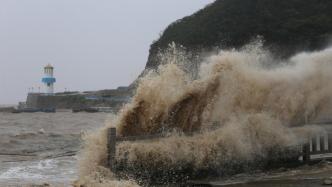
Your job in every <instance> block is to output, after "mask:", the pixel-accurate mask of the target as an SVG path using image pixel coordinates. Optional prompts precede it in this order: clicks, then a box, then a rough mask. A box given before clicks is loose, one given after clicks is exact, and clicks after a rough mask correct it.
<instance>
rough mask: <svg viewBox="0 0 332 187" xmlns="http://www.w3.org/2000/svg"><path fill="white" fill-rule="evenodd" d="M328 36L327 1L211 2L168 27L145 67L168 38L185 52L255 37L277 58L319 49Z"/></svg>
mask: <svg viewBox="0 0 332 187" xmlns="http://www.w3.org/2000/svg"><path fill="white" fill-rule="evenodd" d="M331 34H332V1H331V0H287V1H285V0H216V1H215V2H214V3H212V4H210V5H208V6H207V7H205V8H204V9H202V10H200V11H198V12H196V13H195V14H193V15H191V16H188V17H185V18H183V19H180V20H178V21H176V22H174V23H172V24H171V25H169V26H168V27H167V28H166V30H165V31H164V33H163V34H162V35H161V37H160V38H159V39H158V40H157V41H155V42H154V43H153V44H152V45H151V48H150V56H149V60H148V63H147V68H153V67H156V66H157V65H158V60H157V54H158V51H162V50H164V49H166V48H167V46H168V45H169V44H170V43H171V42H175V43H176V44H180V45H182V46H184V47H185V48H187V49H188V50H190V51H194V52H195V51H196V52H201V51H202V50H207V51H209V50H212V49H214V48H239V47H241V46H243V45H245V44H247V43H248V42H250V41H251V40H253V39H254V38H256V37H257V36H262V37H263V39H264V41H265V42H264V46H265V47H266V48H268V49H270V50H271V51H272V53H273V54H274V55H276V56H279V57H288V56H290V55H292V54H294V53H296V52H299V51H303V50H318V49H321V48H323V47H325V46H326V45H327V44H328V42H329V39H330V36H331Z"/></svg>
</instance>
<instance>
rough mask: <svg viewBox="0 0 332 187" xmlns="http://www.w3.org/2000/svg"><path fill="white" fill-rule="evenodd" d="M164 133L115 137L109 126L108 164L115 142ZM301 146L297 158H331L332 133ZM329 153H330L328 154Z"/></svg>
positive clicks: (309, 140)
mask: <svg viewBox="0 0 332 187" xmlns="http://www.w3.org/2000/svg"><path fill="white" fill-rule="evenodd" d="M165 137H166V135H165V134H155V135H145V136H127V137H117V135H116V128H109V129H108V131H107V141H108V143H107V149H108V165H109V167H110V168H111V169H112V167H113V166H114V164H115V155H116V144H117V143H121V142H125V141H143V140H155V139H160V138H165ZM299 146H300V147H301V149H302V150H301V155H299V160H302V162H303V163H309V162H310V161H312V160H320V159H328V158H332V133H329V134H327V133H326V134H321V135H317V136H313V137H310V138H308V140H307V142H306V143H304V144H303V145H299ZM329 153H331V154H330V155H329Z"/></svg>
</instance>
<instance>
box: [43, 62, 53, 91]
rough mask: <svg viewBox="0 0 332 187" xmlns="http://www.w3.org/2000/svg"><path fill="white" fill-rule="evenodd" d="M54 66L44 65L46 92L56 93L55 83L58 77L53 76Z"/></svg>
mask: <svg viewBox="0 0 332 187" xmlns="http://www.w3.org/2000/svg"><path fill="white" fill-rule="evenodd" d="M53 70H54V68H53V66H52V65H51V64H48V65H47V66H45V67H44V74H45V76H44V78H43V79H42V82H43V83H44V84H45V89H46V94H48V95H53V94H54V83H55V81H56V79H55V78H54V76H53Z"/></svg>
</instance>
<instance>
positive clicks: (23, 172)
mask: <svg viewBox="0 0 332 187" xmlns="http://www.w3.org/2000/svg"><path fill="white" fill-rule="evenodd" d="M112 117H113V115H112V114H107V113H94V114H90V113H71V112H70V111H63V112H57V113H49V114H48V113H47V114H46V113H21V114H11V113H0V186H8V185H9V186H10V185H26V184H43V183H48V184H54V185H56V186H69V185H70V184H71V183H72V182H73V181H74V180H76V179H77V172H78V165H77V162H78V155H79V150H80V146H81V144H82V134H84V133H87V132H91V131H94V130H96V129H98V128H100V127H102V126H103V125H104V124H105V123H106V121H107V120H108V119H110V118H112Z"/></svg>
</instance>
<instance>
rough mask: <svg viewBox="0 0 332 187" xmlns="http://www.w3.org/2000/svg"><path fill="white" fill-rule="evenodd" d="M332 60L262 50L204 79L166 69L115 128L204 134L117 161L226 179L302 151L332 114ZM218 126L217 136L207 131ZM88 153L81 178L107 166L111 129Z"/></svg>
mask: <svg viewBox="0 0 332 187" xmlns="http://www.w3.org/2000/svg"><path fill="white" fill-rule="evenodd" d="M163 59H172V58H163ZM182 59H185V58H182ZM331 59H332V48H328V49H326V50H323V51H319V52H313V53H301V54H298V55H296V56H294V57H292V58H290V59H289V60H287V61H281V62H280V61H277V60H275V59H273V58H271V56H270V55H269V53H268V52H267V51H264V50H263V49H262V48H261V47H260V45H257V44H254V45H248V46H246V47H244V48H243V49H241V50H230V51H220V53H219V54H217V55H213V56H210V57H209V58H207V59H206V61H205V62H204V63H202V65H201V67H200V68H199V76H198V78H197V79H193V77H192V76H191V75H190V74H188V73H187V71H186V70H184V69H183V68H182V67H183V66H179V65H177V64H176V63H161V64H163V65H162V66H160V67H159V68H158V70H156V71H150V72H148V73H147V74H146V76H145V77H143V78H142V79H141V80H140V81H139V86H138V88H137V91H136V95H135V96H134V98H133V99H132V102H131V103H130V104H128V105H126V106H125V107H124V108H123V109H122V111H121V112H120V113H119V115H118V117H117V118H116V119H115V120H114V121H113V122H112V123H111V124H108V125H107V127H110V126H111V125H113V126H116V127H117V128H118V129H119V130H120V135H121V136H130V135H145V134H154V133H158V132H165V131H167V132H173V131H176V132H199V133H198V134H197V135H195V136H192V137H186V136H181V135H178V133H175V135H173V136H171V137H169V138H166V139H163V140H161V141H155V142H140V143H124V144H121V145H120V146H119V150H118V151H117V153H118V155H117V161H118V162H119V163H122V164H123V165H125V166H127V168H129V170H132V171H134V172H141V171H142V168H144V170H151V171H155V170H158V171H166V172H168V171H169V172H172V170H183V171H186V169H188V168H190V169H191V170H193V171H198V170H206V171H209V170H217V171H221V172H224V168H225V167H226V165H230V164H234V165H236V163H240V164H241V163H246V162H250V161H253V160H256V159H257V158H260V159H264V158H265V159H267V158H269V157H270V156H271V155H269V151H270V150H271V149H274V148H276V147H277V148H283V147H288V146H291V145H295V144H297V143H298V142H299V141H301V140H302V139H303V138H304V137H305V136H307V134H308V133H310V132H312V128H311V129H310V128H307V127H298V126H303V125H304V124H306V123H309V122H311V121H315V120H316V119H318V118H319V117H321V116H320V115H321V114H324V113H329V112H330V111H331V105H330V104H331V96H332V86H331V84H330V82H331V80H332V62H331ZM172 62H174V60H173V61H172ZM181 62H183V60H182V61H181ZM188 63H190V62H188ZM275 64H279V65H278V66H276V65H275ZM211 122H217V124H219V126H218V127H217V130H215V131H207V130H206V129H208V128H209V126H210V125H211ZM295 126H296V127H298V128H292V127H295ZM107 127H106V128H107ZM85 153H86V154H85V155H84V158H83V161H82V164H81V168H83V169H82V170H81V171H82V173H81V176H85V175H88V174H89V173H93V172H97V169H96V168H99V167H100V166H104V165H105V163H106V134H105V129H104V130H102V131H100V132H99V133H96V134H95V135H92V136H91V137H90V138H89V140H88V142H87V146H86V149H85ZM87 166H88V167H87Z"/></svg>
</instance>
